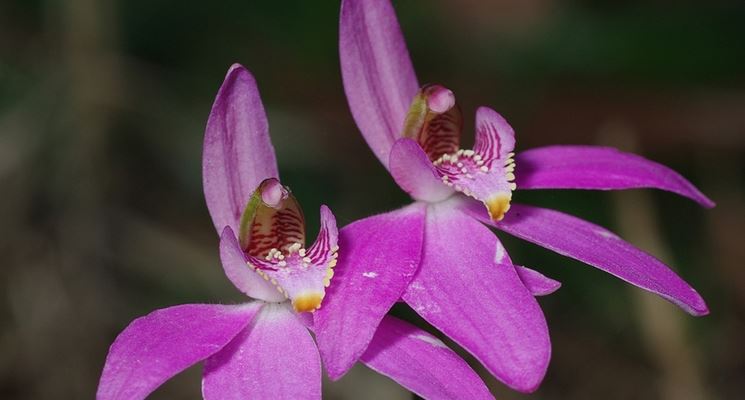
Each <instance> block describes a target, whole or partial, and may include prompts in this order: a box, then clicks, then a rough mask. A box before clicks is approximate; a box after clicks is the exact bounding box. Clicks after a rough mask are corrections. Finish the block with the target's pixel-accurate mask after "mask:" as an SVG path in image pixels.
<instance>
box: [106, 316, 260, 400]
mask: <svg viewBox="0 0 745 400" xmlns="http://www.w3.org/2000/svg"><path fill="white" fill-rule="evenodd" d="M259 307H260V303H258V302H255V303H248V304H243V305H236V306H224V305H211V304H185V305H180V306H174V307H169V308H164V309H162V310H156V311H154V312H152V313H150V314H148V315H146V316H144V317H140V318H138V319H136V320H134V321H132V323H131V324H129V326H127V327H126V328H125V329H124V331H123V332H122V333H120V334H119V336H117V338H116V340H115V341H114V343H113V344H112V345H111V348H110V349H109V354H108V356H107V357H106V365H104V368H103V373H102V374H101V380H100V382H99V384H98V392H97V393H96V398H97V399H99V400H113V399H121V400H125V399H126V400H132V399H144V398H145V397H147V396H148V395H149V394H150V393H152V392H153V391H154V390H155V389H156V388H157V387H158V386H160V385H161V384H162V383H163V382H165V381H167V380H168V379H170V378H171V377H173V376H174V375H176V374H178V373H179V372H181V371H183V370H185V369H186V368H188V367H190V366H192V365H194V364H196V363H198V362H200V361H202V360H204V359H205V358H207V357H209V356H211V355H213V354H215V353H217V352H219V351H220V349H222V348H223V347H224V346H225V345H227V344H228V343H229V342H230V341H231V340H233V338H234V337H235V336H236V335H237V334H238V333H239V332H240V331H241V330H243V329H244V328H245V327H246V326H247V325H248V324H249V323H250V322H251V319H253V318H254V316H255V315H256V313H257V312H258V310H259Z"/></svg>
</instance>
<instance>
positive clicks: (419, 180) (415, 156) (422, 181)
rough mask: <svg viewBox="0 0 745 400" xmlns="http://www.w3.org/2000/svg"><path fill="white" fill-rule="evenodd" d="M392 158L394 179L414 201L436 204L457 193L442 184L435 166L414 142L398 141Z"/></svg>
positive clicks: (391, 169) (392, 152)
mask: <svg viewBox="0 0 745 400" xmlns="http://www.w3.org/2000/svg"><path fill="white" fill-rule="evenodd" d="M390 157H391V159H390V171H391V175H393V179H395V180H396V183H398V186H400V187H401V189H403V190H404V191H405V192H406V193H408V194H409V195H411V197H413V198H414V199H417V200H423V201H429V202H436V201H440V200H444V199H446V198H447V197H449V196H451V195H452V194H453V193H455V191H454V190H453V189H452V188H450V187H448V186H447V185H445V184H444V183H443V182H442V179H441V178H440V175H439V174H438V173H437V170H436V169H435V166H434V165H432V162H431V161H430V160H429V158H428V157H427V154H426V153H425V152H424V150H422V147H421V146H419V144H418V143H417V142H415V141H414V140H412V139H399V140H397V141H396V143H395V144H394V145H393V148H392V149H391V154H390Z"/></svg>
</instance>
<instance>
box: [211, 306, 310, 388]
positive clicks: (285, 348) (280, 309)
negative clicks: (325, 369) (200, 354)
mask: <svg viewBox="0 0 745 400" xmlns="http://www.w3.org/2000/svg"><path fill="white" fill-rule="evenodd" d="M202 395H203V396H204V398H205V399H206V400H231V399H235V400H240V399H288V400H294V399H309V400H310V399H316V400H317V399H320V398H321V360H320V358H319V356H318V350H317V348H316V345H315V343H314V342H313V338H312V337H311V335H310V332H308V329H307V328H306V327H305V326H304V325H303V323H302V322H301V321H300V320H299V319H298V318H297V316H296V315H295V314H294V313H293V312H292V311H291V310H290V308H289V305H288V304H286V303H285V304H266V305H264V307H262V309H261V312H260V313H259V315H257V316H256V318H255V319H254V320H253V321H252V322H251V325H250V326H249V327H247V328H246V329H244V330H243V331H242V332H241V333H240V334H239V335H238V336H236V338H235V339H233V341H232V342H230V344H228V345H227V346H225V348H223V350H222V351H220V352H219V353H217V354H215V355H214V356H212V357H210V358H208V359H207V361H206V362H205V364H204V378H203V380H202Z"/></svg>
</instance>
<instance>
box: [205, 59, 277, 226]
mask: <svg viewBox="0 0 745 400" xmlns="http://www.w3.org/2000/svg"><path fill="white" fill-rule="evenodd" d="M278 176H279V174H278V172H277V161H276V158H275V156H274V147H272V142H271V140H270V139H269V125H268V123H267V119H266V113H265V112H264V106H263V104H262V103H261V98H260V97H259V89H258V87H257V85H256V80H255V79H254V77H253V76H252V75H251V73H250V72H248V70H246V69H245V68H243V66H241V65H239V64H234V65H233V66H232V67H230V70H229V71H228V73H227V75H226V76H225V81H224V82H223V84H222V86H221V87H220V90H219V91H218V92H217V97H216V98H215V103H214V104H213V106H212V111H211V112H210V116H209V119H208V121H207V128H206V131H205V135H204V148H203V150H202V183H203V186H204V197H205V199H206V201H207V208H208V209H209V212H210V216H211V217H212V222H213V223H214V225H215V229H216V230H217V233H218V234H220V233H222V230H223V229H224V228H225V226H230V228H231V229H233V231H234V232H238V222H239V219H240V216H241V211H243V207H244V206H245V205H246V202H247V201H248V199H249V197H250V196H251V192H252V191H253V190H254V189H255V188H256V187H257V186H258V185H259V183H260V182H261V181H262V180H264V179H266V178H271V177H274V178H276V177H278Z"/></svg>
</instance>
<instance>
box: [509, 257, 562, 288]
mask: <svg viewBox="0 0 745 400" xmlns="http://www.w3.org/2000/svg"><path fill="white" fill-rule="evenodd" d="M515 271H517V276H519V277H520V280H521V281H522V282H523V285H525V287H526V288H528V290H529V291H530V293H532V294H533V296H546V295H549V294H551V293H553V292H555V291H557V290H559V288H560V287H561V282H559V281H556V280H553V279H551V278H549V277H547V276H545V275H543V274H541V273H540V272H538V271H535V270H532V269H530V268H527V267H521V266H519V265H515Z"/></svg>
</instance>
